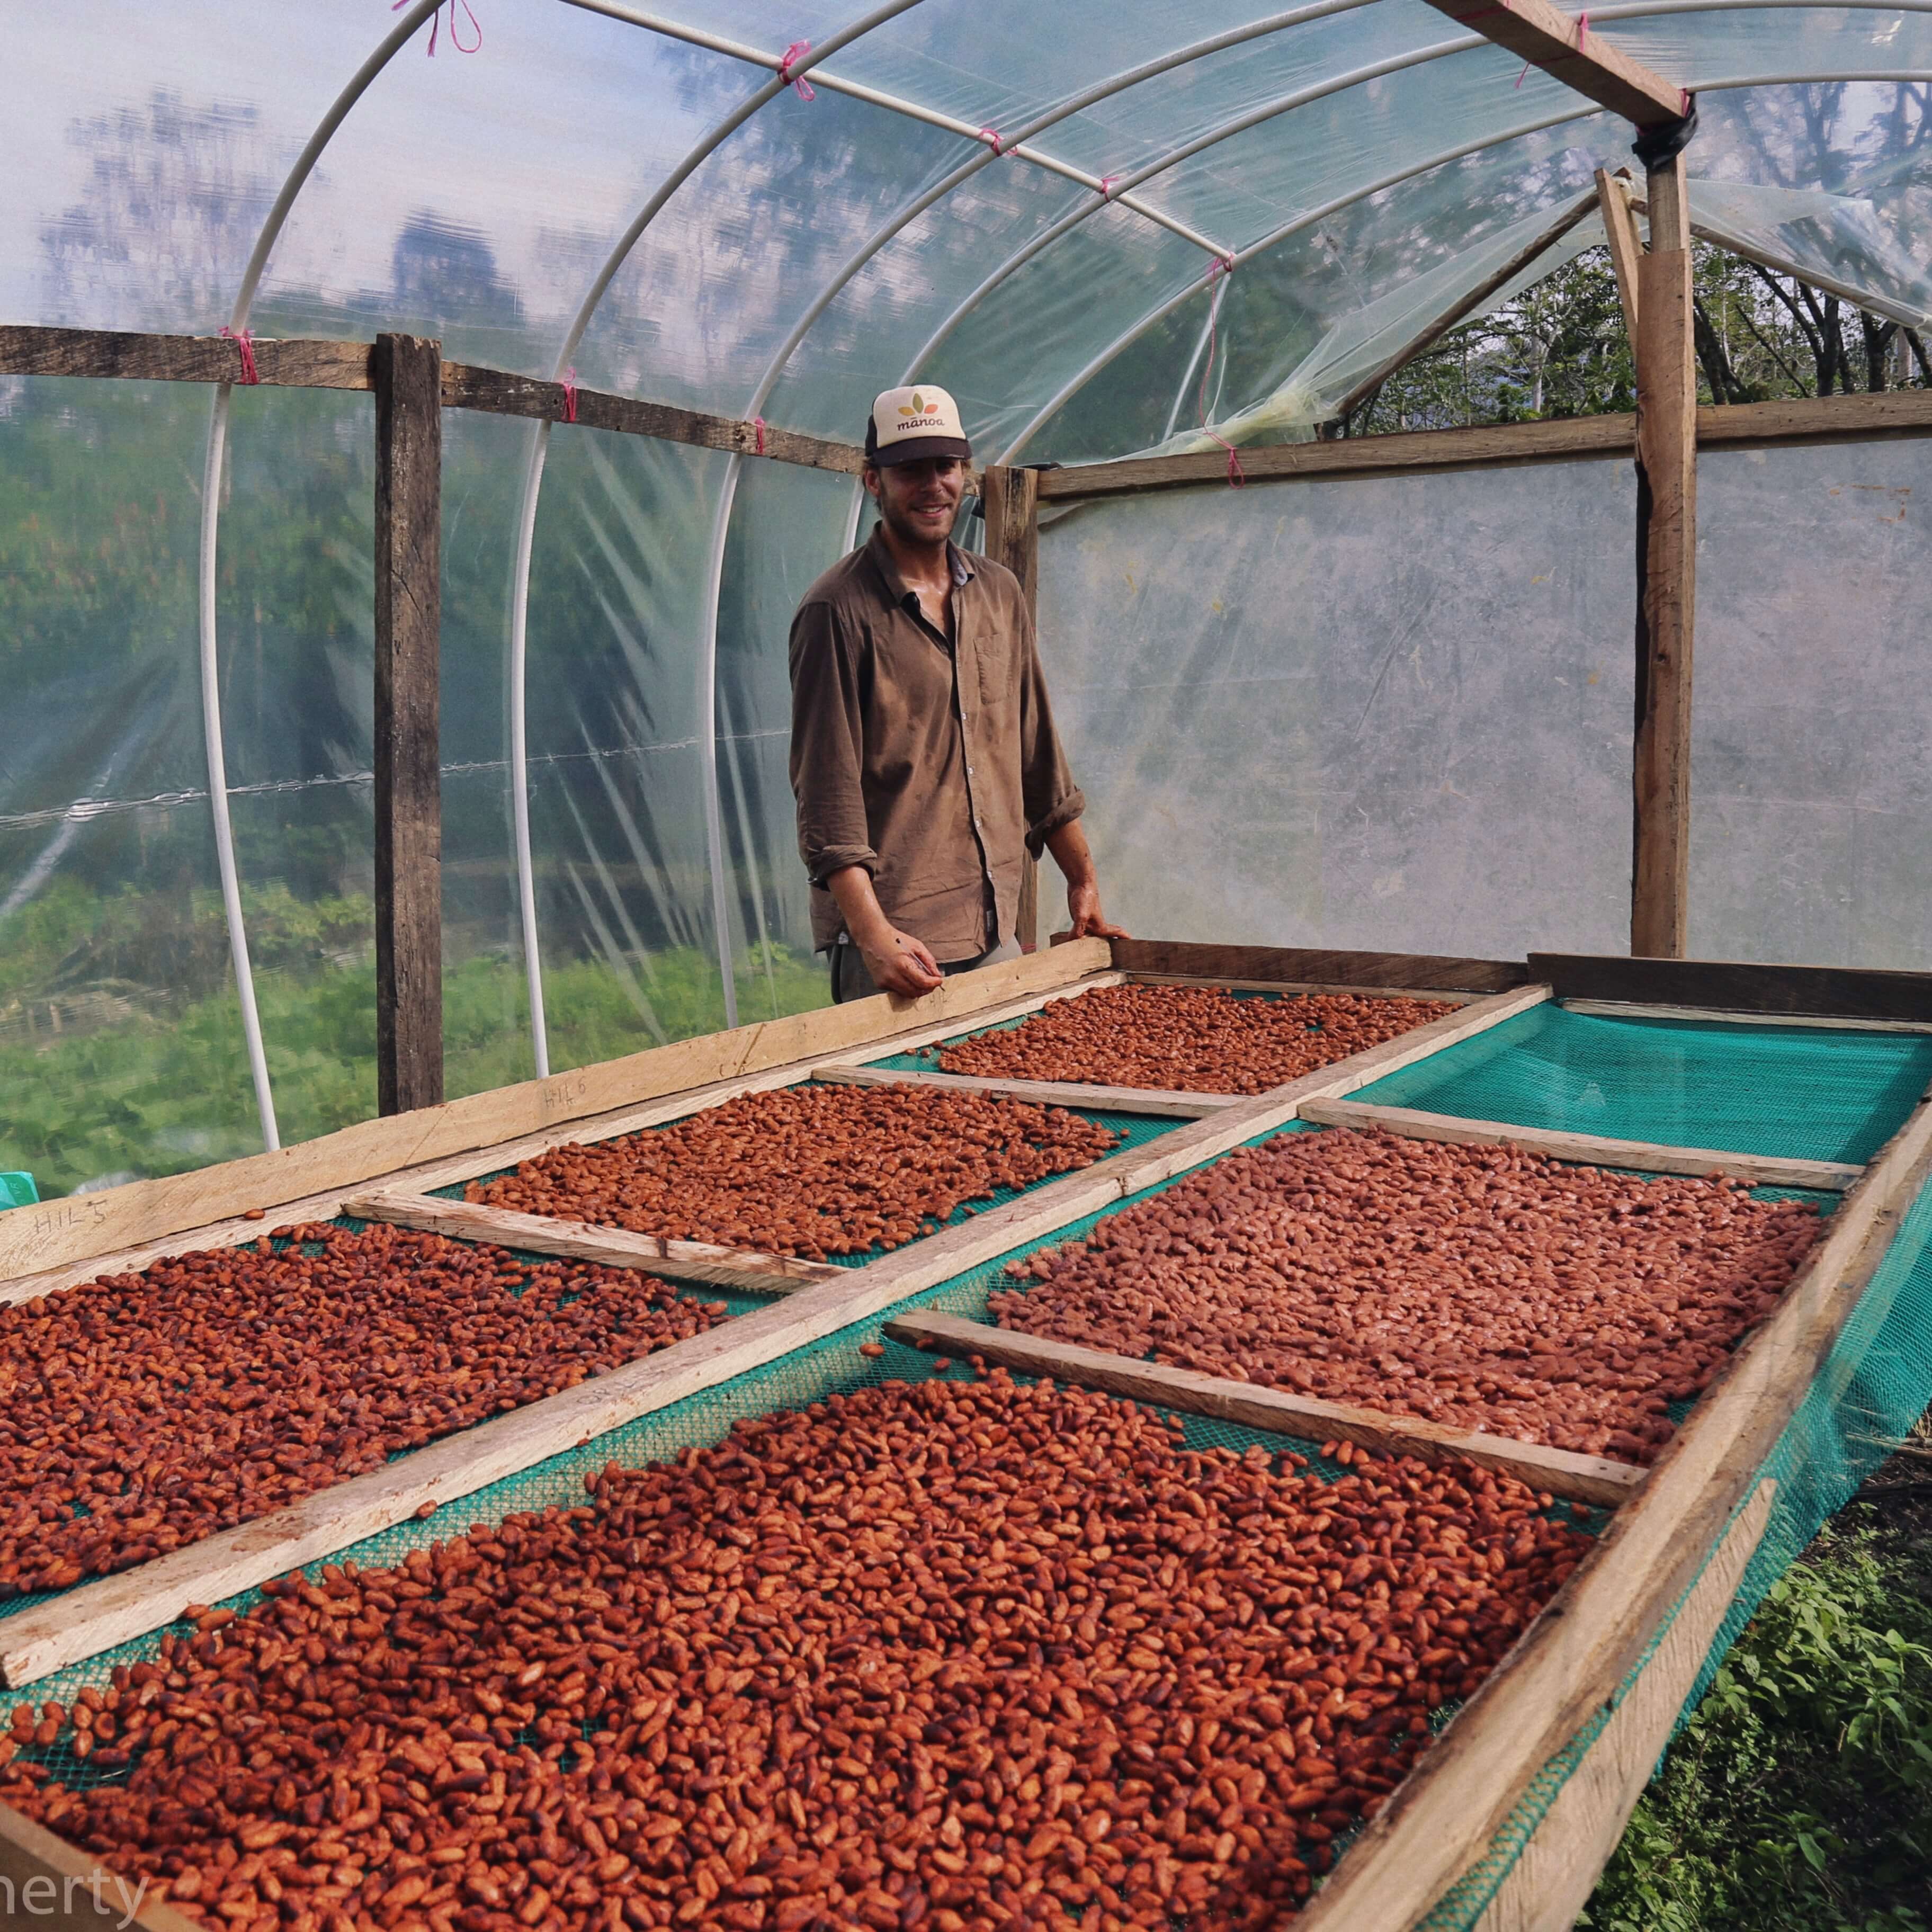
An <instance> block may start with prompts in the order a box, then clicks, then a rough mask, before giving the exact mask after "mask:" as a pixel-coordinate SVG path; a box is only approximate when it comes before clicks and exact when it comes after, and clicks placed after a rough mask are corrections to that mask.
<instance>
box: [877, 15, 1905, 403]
mask: <svg viewBox="0 0 1932 1932" xmlns="http://www.w3.org/2000/svg"><path fill="white" fill-rule="evenodd" d="M1757 7H1767V8H1778V7H1807V8H1812V9H1816V10H1826V11H1829V10H1834V9H1835V8H1838V7H1843V8H1846V9H1849V10H1873V11H1882V12H1886V13H1892V12H1909V13H1926V12H1932V0H1902V4H1898V5H1894V4H1893V0H1613V4H1611V5H1607V6H1603V7H1592V8H1591V9H1590V11H1591V13H1592V14H1593V15H1594V16H1595V18H1596V19H1598V20H1643V19H1651V18H1655V17H1659V16H1665V15H1674V14H1679V13H1733V12H1743V11H1747V10H1753V9H1755V8H1757ZM1489 44H1490V43H1489V42H1487V40H1485V39H1484V37H1482V36H1481V35H1480V34H1470V35H1468V36H1466V37H1462V38H1460V39H1457V40H1448V41H1441V42H1439V43H1436V45H1435V46H1430V47H1424V48H1418V49H1415V50H1414V51H1412V52H1409V53H1406V54H1403V55H1398V56H1397V57H1395V58H1394V59H1392V60H1391V61H1388V62H1378V63H1376V65H1374V66H1373V67H1370V68H1361V69H1358V71H1355V73H1353V74H1344V75H1339V76H1337V77H1334V79H1333V80H1327V81H1324V82H1322V83H1319V84H1318V85H1317V86H1314V87H1312V88H1308V89H1303V90H1301V92H1298V93H1295V94H1292V95H1286V96H1283V98H1280V99H1279V100H1277V101H1271V102H1268V103H1265V104H1263V105H1262V106H1261V107H1256V108H1250V109H1247V110H1244V112H1243V113H1241V115H1238V117H1236V118H1235V119H1234V120H1232V121H1225V122H1223V123H1222V124H1220V126H1219V127H1213V128H1211V129H1209V130H1208V131H1207V132H1206V133H1203V134H1201V135H1198V136H1196V137H1195V139H1193V140H1191V141H1189V142H1185V143H1184V144H1183V145H1181V146H1180V147H1178V148H1174V149H1172V150H1171V151H1169V152H1168V153H1167V154H1163V155H1161V156H1160V157H1157V159H1155V160H1152V161H1150V162H1148V163H1144V164H1143V165H1142V166H1141V167H1139V169H1136V170H1135V171H1134V172H1132V173H1131V174H1129V175H1124V176H1123V177H1122V178H1123V180H1124V181H1126V182H1127V184H1128V185H1129V186H1130V187H1133V186H1138V185H1139V184H1141V183H1142V182H1143V181H1147V180H1148V179H1149V178H1151V176H1153V175H1157V174H1160V173H1163V172H1166V170H1167V169H1170V168H1172V167H1174V166H1177V165H1178V163H1181V162H1182V161H1184V160H1189V159H1190V158H1191V157H1193V156H1194V155H1196V154H1199V153H1201V152H1202V151H1204V150H1205V149H1206V148H1211V147H1213V146H1215V145H1217V144H1218V143H1220V142H1223V141H1225V140H1228V139H1232V137H1233V136H1235V135H1237V134H1241V133H1246V132H1247V130H1249V129H1250V128H1252V127H1256V126H1257V125H1259V124H1261V123H1262V122H1263V121H1268V120H1271V119H1273V118H1274V117H1275V116H1277V115H1280V114H1283V113H1287V112H1289V110H1292V109H1293V108H1295V107H1301V106H1304V105H1305V104H1307V103H1308V102H1310V101H1316V100H1319V99H1321V98H1323V97H1324V96H1325V95H1331V94H1334V93H1335V92H1339V91H1340V89H1343V88H1345V87H1350V86H1358V85H1359V84H1361V83H1363V82H1365V81H1368V80H1376V79H1379V78H1381V77H1383V76H1385V75H1386V74H1391V73H1396V72H1400V71H1405V70H1406V69H1408V68H1413V67H1419V66H1421V65H1424V64H1425V63H1427V62H1430V61H1435V60H1440V59H1442V58H1445V56H1447V55H1450V54H1453V53H1461V52H1473V51H1475V50H1478V49H1481V48H1483V47H1484V46H1487V45H1489ZM1766 84H1767V85H1784V84H1788V83H1766ZM1706 91H1707V92H1713V91H1716V90H1714V89H1707V90H1706ZM1499 138H1503V139H1507V138H1508V136H1502V137H1499ZM1464 151H1469V150H1464ZM1097 211H1098V210H1097V208H1091V207H1088V208H1075V209H1073V210H1072V211H1070V213H1068V214H1065V215H1064V216H1062V217H1061V219H1060V220H1058V221H1057V222H1055V223H1054V224H1053V225H1052V226H1051V227H1050V228H1049V229H1046V231H1045V232H1044V233H1041V234H1040V235H1038V236H1035V237H1034V239H1032V240H1031V241H1030V242H1028V243H1027V244H1026V245H1025V246H1024V247H1023V248H1020V249H1019V250H1018V251H1016V253H1014V254H1012V255H1010V256H1009V257H1007V260H1005V261H1004V262H1003V263H1001V265H1000V266H999V267H998V268H997V269H995V270H994V271H993V272H992V274H991V275H989V276H988V277H987V278H986V280H985V281H983V282H982V283H981V284H980V285H979V287H977V288H976V289H975V290H974V291H973V292H972V293H971V295H969V296H967V297H966V299H965V301H964V302H962V303H961V304H960V305H959V307H957V308H955V309H954V310H953V312H952V314H950V315H949V316H947V317H946V319H945V320H944V321H943V322H942V323H941V324H940V326H938V329H935V331H934V332H933V333H932V335H930V336H929V337H928V338H926V341H925V343H924V344H922V346H921V347H920V348H919V350H918V352H917V353H916V354H915V355H914V356H913V359H912V360H911V361H910V362H909V363H908V364H907V366H906V371H905V374H904V376H903V377H901V380H902V381H904V382H907V383H910V382H913V381H916V380H918V377H919V372H920V370H921V368H922V366H923V365H924V364H925V362H926V360H927V359H928V358H929V357H930V356H932V355H933V354H934V353H935V352H936V351H937V350H938V348H939V347H940V345H941V344H942V343H943V342H944V341H945V340H946V339H947V337H948V336H950V335H951V334H952V332H953V330H954V329H956V328H957V327H958V326H959V324H960V323H962V321H964V320H965V318H966V317H968V315H970V314H972V312H973V311H974V310H975V309H977V308H978V307H979V306H980V304H981V303H982V302H984V301H985V300H986V298H987V297H988V296H989V295H991V294H992V293H993V291H994V290H995V289H997V288H998V287H1000V286H1001V284H1002V283H1004V282H1005V281H1008V280H1009V279H1010V278H1011V277H1012V276H1013V275H1015V274H1016V273H1017V272H1018V271H1019V270H1020V269H1022V268H1024V267H1025V266H1026V264H1027V263H1028V262H1030V261H1031V260H1033V259H1034V257H1036V256H1037V255H1038V254H1041V253H1042V252H1043V251H1044V250H1046V248H1049V247H1050V246H1051V245H1052V244H1053V243H1054V242H1057V241H1058V239H1060V238H1061V236H1063V235H1064V234H1066V233H1067V232H1068V231H1069V230H1070V229H1073V228H1075V227H1077V226H1079V224H1080V223H1082V222H1083V221H1085V220H1088V219H1089V218H1090V217H1091V216H1092V215H1094V214H1096V213H1097Z"/></svg>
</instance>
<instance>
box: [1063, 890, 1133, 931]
mask: <svg viewBox="0 0 1932 1932" xmlns="http://www.w3.org/2000/svg"><path fill="white" fill-rule="evenodd" d="M1067 916H1069V917H1070V919H1072V920H1073V931H1072V932H1071V933H1070V934H1069V935H1067V936H1068V937H1069V938H1072V939H1124V938H1127V932H1126V931H1125V929H1124V928H1122V927H1121V926H1112V925H1109V922H1107V919H1106V917H1105V916H1103V913H1101V910H1100V887H1099V886H1097V885H1096V884H1095V883H1094V881H1093V880H1091V879H1086V880H1082V882H1081V883H1079V884H1078V885H1073V884H1070V885H1069V886H1067Z"/></svg>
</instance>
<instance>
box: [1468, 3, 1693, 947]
mask: <svg viewBox="0 0 1932 1932" xmlns="http://www.w3.org/2000/svg"><path fill="white" fill-rule="evenodd" d="M1459 4H1460V0H1459ZM1687 192H1688V191H1687V190H1686V189H1685V185H1684V172H1683V157H1682V155H1678V156H1675V157H1673V158H1672V159H1671V160H1668V161H1666V162H1664V163H1662V164H1661V166H1658V167H1655V168H1653V169H1651V171H1650V175H1649V199H1650V251H1649V254H1646V255H1645V256H1644V257H1643V258H1642V260H1640V262H1639V263H1638V277H1637V285H1638V292H1639V293H1638V301H1637V313H1638V317H1639V323H1638V332H1637V464H1638V471H1639V475H1638V482H1637V532H1638V535H1637V542H1638V552H1637V562H1638V579H1637V589H1638V608H1637V693H1636V696H1637V742H1636V748H1635V753H1634V768H1633V774H1632V805H1633V824H1632V847H1633V854H1632V862H1631V952H1632V953H1635V954H1641V955H1644V956H1649V957H1652V958H1656V959H1682V958H1683V957H1684V954H1685V947H1686V945H1687V944H1688V930H1689V924H1690V893H1691V658H1692V642H1693V638H1694V632H1695V628H1696V625H1695V611H1696V604H1697V349H1696V342H1695V338H1694V333H1693V302H1692V296H1691V238H1690V234H1689V232H1688V217H1687V214H1686V210H1685V197H1686V194H1687Z"/></svg>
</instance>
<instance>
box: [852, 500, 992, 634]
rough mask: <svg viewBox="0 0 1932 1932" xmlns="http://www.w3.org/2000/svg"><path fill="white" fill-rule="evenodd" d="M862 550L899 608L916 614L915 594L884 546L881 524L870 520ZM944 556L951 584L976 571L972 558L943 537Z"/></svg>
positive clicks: (965, 579) (969, 579)
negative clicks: (944, 544) (950, 570)
mask: <svg viewBox="0 0 1932 1932" xmlns="http://www.w3.org/2000/svg"><path fill="white" fill-rule="evenodd" d="M865 554H866V555H867V556H868V557H870V558H871V562H872V568H874V570H876V571H877V572H878V573H879V580H880V583H883V585H884V586H885V591H886V596H887V597H889V598H890V599H891V600H892V602H893V603H895V604H897V605H898V607H899V608H900V609H901V610H906V611H910V613H911V614H912V615H913V616H917V615H918V614H919V594H918V592H916V591H913V590H910V589H907V587H906V581H905V579H904V577H901V575H900V574H899V567H898V565H897V564H896V563H895V562H894V561H893V560H892V552H891V551H890V550H889V549H887V548H886V539H885V534H884V531H883V527H882V526H880V525H879V524H877V523H874V525H873V526H872V534H871V536H870V537H869V538H868V539H867V541H866V544H865ZM946 559H947V563H948V564H949V565H950V566H951V568H952V571H953V588H954V589H958V588H959V586H961V585H962V584H964V583H971V582H972V581H973V579H974V576H975V575H976V574H977V572H976V571H974V568H973V559H972V557H971V556H970V555H969V554H968V553H967V552H966V551H965V550H962V549H961V548H960V547H959V545H958V544H956V543H954V542H953V541H952V540H951V538H948V539H947V544H946Z"/></svg>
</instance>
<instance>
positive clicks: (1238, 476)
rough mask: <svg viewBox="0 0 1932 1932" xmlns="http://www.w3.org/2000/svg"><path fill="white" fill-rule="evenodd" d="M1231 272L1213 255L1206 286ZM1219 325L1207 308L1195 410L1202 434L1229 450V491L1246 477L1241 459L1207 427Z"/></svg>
mask: <svg viewBox="0 0 1932 1932" xmlns="http://www.w3.org/2000/svg"><path fill="white" fill-rule="evenodd" d="M1234 272H1235V264H1234V263H1233V261H1232V260H1231V259H1230V258H1229V257H1227V256H1226V255H1217V256H1216V257H1214V260H1213V261H1212V262H1211V263H1209V264H1208V287H1209V288H1210V289H1211V290H1212V289H1213V288H1214V284H1216V283H1217V282H1218V281H1220V279H1221V278H1222V277H1223V275H1232V274H1233V273H1234ZM1217 293H1218V292H1217ZM1215 299H1216V297H1215V296H1210V297H1209V300H1210V301H1211V302H1213V301H1214V300H1215ZM1219 326H1220V312H1219V310H1218V308H1210V309H1209V310H1208V359H1207V361H1206V362H1205V363H1203V364H1202V367H1201V389H1200V392H1199V395H1197V396H1196V398H1195V402H1194V413H1195V416H1196V420H1197V421H1198V422H1199V424H1200V425H1201V428H1202V433H1203V434H1205V435H1208V436H1210V437H1213V438H1214V440H1215V441H1216V442H1217V443H1219V444H1220V446H1221V447H1222V448H1223V449H1225V450H1226V452H1228V487H1229V489H1231V490H1238V489H1240V488H1241V487H1243V486H1244V484H1246V483H1247V480H1248V478H1247V472H1246V471H1244V469H1242V467H1241V458H1240V457H1239V456H1238V455H1236V454H1235V446H1234V445H1233V444H1232V443H1230V442H1229V440H1228V439H1227V438H1226V437H1225V436H1223V435H1220V434H1218V433H1217V431H1214V430H1211V429H1210V428H1208V377H1210V376H1211V375H1212V374H1214V341H1215V335H1216V333H1217V330H1218V329H1219Z"/></svg>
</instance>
